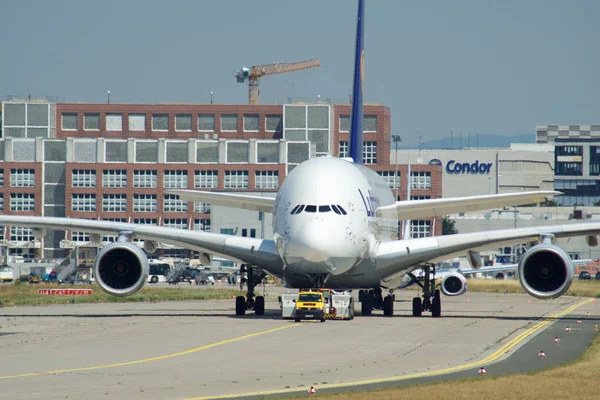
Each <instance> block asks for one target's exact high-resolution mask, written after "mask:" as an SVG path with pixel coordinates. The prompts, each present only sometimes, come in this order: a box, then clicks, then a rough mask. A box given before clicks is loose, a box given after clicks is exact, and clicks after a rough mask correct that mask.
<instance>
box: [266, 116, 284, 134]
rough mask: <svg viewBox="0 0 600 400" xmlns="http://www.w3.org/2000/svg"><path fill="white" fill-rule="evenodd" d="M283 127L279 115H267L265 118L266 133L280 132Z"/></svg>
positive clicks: (281, 118)
mask: <svg viewBox="0 0 600 400" xmlns="http://www.w3.org/2000/svg"><path fill="white" fill-rule="evenodd" d="M282 126H283V117H282V116H281V115H267V116H266V117H265V127H266V131H267V132H281V131H282Z"/></svg>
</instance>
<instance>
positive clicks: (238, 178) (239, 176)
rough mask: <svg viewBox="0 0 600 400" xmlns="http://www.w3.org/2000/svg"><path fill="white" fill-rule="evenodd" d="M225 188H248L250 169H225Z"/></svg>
mask: <svg viewBox="0 0 600 400" xmlns="http://www.w3.org/2000/svg"><path fill="white" fill-rule="evenodd" d="M224 186H225V189H247V188H248V171H241V170H240V171H225V185H224Z"/></svg>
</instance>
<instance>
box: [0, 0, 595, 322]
mask: <svg viewBox="0 0 600 400" xmlns="http://www.w3.org/2000/svg"><path fill="white" fill-rule="evenodd" d="M363 26H364V1H363V0H359V6H358V23H357V36H356V55H355V58H354V89H353V96H352V117H351V128H350V156H351V158H352V159H351V160H349V159H340V158H335V157H319V158H313V159H310V160H308V161H305V162H304V163H302V164H300V165H299V166H297V167H296V168H294V170H293V171H292V172H290V174H289V175H288V176H287V178H286V179H285V181H284V182H283V184H282V185H281V188H280V189H279V191H278V193H277V196H276V198H275V199H271V198H263V197H255V196H246V195H242V194H230V193H214V192H201V191H194V190H169V191H168V193H173V194H177V195H179V196H180V197H181V198H182V199H184V200H188V201H196V202H204V203H213V204H217V205H222V206H227V207H237V208H242V209H246V210H254V211H261V212H265V213H273V236H274V239H273V240H266V239H259V238H247V237H239V236H233V235H225V234H217V233H208V232H199V231H189V230H181V229H175V228H166V227H161V226H149V225H136V224H129V223H119V222H110V221H91V220H84V219H71V218H46V217H27V216H14V215H4V216H0V225H2V226H23V227H30V228H34V229H33V233H34V236H35V237H38V238H39V237H43V235H44V232H45V230H46V229H56V230H76V231H84V232H90V233H91V238H92V239H93V241H96V242H97V243H100V238H101V237H102V235H107V234H108V235H118V240H117V241H116V242H114V243H111V244H108V245H106V246H104V247H103V248H102V249H101V250H100V251H99V252H98V254H97V256H96V259H95V261H94V267H93V268H94V276H95V277H96V282H97V284H98V285H99V287H100V288H101V289H102V290H104V291H105V292H107V293H109V294H111V295H115V296H128V295H131V294H133V293H135V292H137V291H138V290H140V289H141V288H142V286H143V285H144V284H145V282H146V280H147V279H148V258H147V256H146V253H145V252H144V251H143V250H142V249H140V248H139V247H138V246H136V245H135V244H134V243H132V240H133V239H140V240H143V241H144V247H143V248H144V250H145V251H146V252H148V253H153V252H154V251H155V250H156V243H157V242H162V243H170V244H175V245H178V246H183V247H186V248H189V249H192V250H195V251H198V252H200V255H201V259H202V261H203V264H209V263H210V257H211V256H212V255H217V256H221V257H224V258H228V259H231V260H233V261H236V262H241V263H244V264H246V265H247V266H252V267H253V268H249V269H248V282H247V284H248V293H247V296H246V298H244V297H243V296H240V297H238V298H237V300H236V314H238V315H241V314H244V313H245V312H246V310H247V309H254V311H255V313H256V314H257V315H261V314H263V313H264V298H263V297H262V296H258V297H256V298H255V297H254V287H255V286H256V285H257V284H258V283H260V281H261V279H262V277H264V274H265V273H267V274H271V275H273V276H275V277H277V278H280V279H282V280H283V282H284V284H285V285H286V286H287V287H291V288H304V287H313V288H315V287H328V288H331V289H340V290H347V289H370V290H369V292H362V293H361V294H362V305H361V308H362V313H363V314H366V315H369V314H370V313H371V310H372V309H373V305H374V303H375V305H376V306H379V305H381V306H382V308H383V312H384V314H385V315H391V314H392V313H393V305H394V302H393V297H392V295H387V296H385V299H383V298H382V292H383V290H393V289H395V288H398V287H400V286H401V284H402V282H403V280H404V279H406V278H405V276H406V275H407V274H411V273H412V272H413V271H416V270H420V269H423V270H424V271H425V275H424V276H425V282H424V283H423V284H422V287H423V298H421V297H415V298H414V299H413V310H412V312H413V315H414V316H420V315H421V313H422V312H423V311H431V313H432V316H434V317H439V316H440V315H441V300H440V291H439V290H438V289H437V287H436V285H435V280H431V279H429V277H430V273H431V272H433V270H434V268H435V267H434V265H435V264H436V263H439V262H441V261H444V260H448V259H451V258H453V257H457V256H459V255H464V254H465V253H467V254H468V256H469V258H470V259H471V261H472V266H473V267H474V268H478V267H480V266H481V264H480V263H478V261H477V260H478V259H480V258H479V257H478V252H479V251H481V250H484V249H491V248H498V247H502V246H506V245H511V244H519V243H530V244H532V247H531V248H530V249H529V250H528V251H527V252H526V253H525V254H523V256H522V257H521V259H520V262H519V265H518V268H517V270H518V276H519V280H520V282H521V284H522V285H523V288H524V289H525V291H527V293H529V294H530V295H532V296H535V297H537V298H540V299H551V298H556V297H558V296H561V295H562V294H564V293H565V292H566V291H567V289H568V288H569V286H570V284H571V281H572V279H573V276H574V267H573V262H572V261H571V259H570V258H569V256H568V255H567V254H566V253H565V252H564V251H563V250H562V249H561V248H559V247H557V246H555V245H554V244H553V243H554V241H555V239H556V238H563V237H571V236H578V235H587V236H588V244H590V245H597V243H598V240H597V234H598V233H599V232H600V223H588V224H572V225H555V226H543V227H531V228H519V229H503V230H495V231H484V232H476V233H463V234H456V235H448V236H439V237H427V238H419V239H406V240H397V231H398V221H402V220H411V219H422V218H430V217H441V216H444V215H447V214H450V213H457V212H469V211H475V210H483V209H490V208H497V207H503V206H512V205H518V204H531V203H537V202H540V201H543V200H544V199H546V198H547V197H549V196H553V195H557V194H560V193H559V192H553V191H541V192H526V193H514V194H500V195H487V196H471V197H464V198H448V199H432V200H418V201H399V202H396V201H395V198H394V195H393V193H392V191H391V190H390V188H389V187H388V185H387V184H386V182H385V181H384V180H383V179H382V178H381V177H380V176H379V175H378V174H377V173H375V172H374V171H372V170H371V169H369V168H367V167H365V166H363V165H362V144H363V143H362V142H363V140H362V117H363V99H362V93H363V91H362V89H363V65H364V47H363ZM459 291H460V290H459Z"/></svg>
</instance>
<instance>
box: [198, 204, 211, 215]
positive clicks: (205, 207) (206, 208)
mask: <svg viewBox="0 0 600 400" xmlns="http://www.w3.org/2000/svg"><path fill="white" fill-rule="evenodd" d="M210 208H211V205H210V203H198V202H194V212H195V213H201V214H210Z"/></svg>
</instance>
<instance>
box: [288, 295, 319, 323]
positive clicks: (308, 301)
mask: <svg viewBox="0 0 600 400" xmlns="http://www.w3.org/2000/svg"><path fill="white" fill-rule="evenodd" d="M302 319H318V320H320V321H321V322H325V297H324V296H323V292H318V291H304V290H301V291H300V292H299V293H298V297H297V298H296V314H295V316H294V321H296V322H300V320H302Z"/></svg>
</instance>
